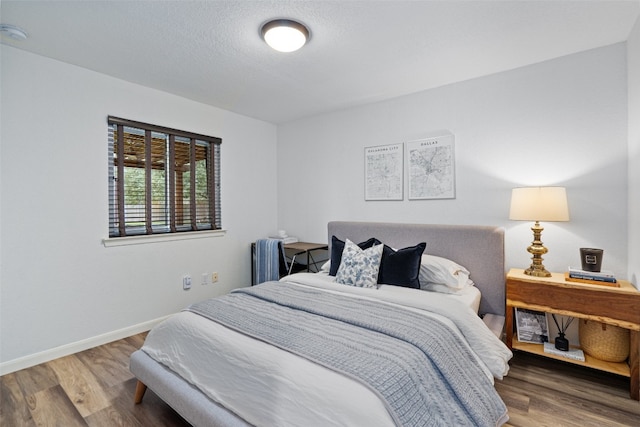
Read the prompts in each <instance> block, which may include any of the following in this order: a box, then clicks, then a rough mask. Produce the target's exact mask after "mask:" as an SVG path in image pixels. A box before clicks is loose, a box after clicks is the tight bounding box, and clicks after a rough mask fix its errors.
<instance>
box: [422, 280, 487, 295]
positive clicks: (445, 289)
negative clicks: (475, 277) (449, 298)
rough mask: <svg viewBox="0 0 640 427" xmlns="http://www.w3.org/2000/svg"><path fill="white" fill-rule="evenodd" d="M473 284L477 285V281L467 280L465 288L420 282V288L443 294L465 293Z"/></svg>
mask: <svg viewBox="0 0 640 427" xmlns="http://www.w3.org/2000/svg"><path fill="white" fill-rule="evenodd" d="M471 286H475V283H473V281H472V280H471V279H469V281H468V282H467V286H465V287H464V288H452V287H450V286H447V285H443V284H441V283H420V289H421V290H423V291H431V292H440V293H441V294H460V295H462V294H465V293H466V292H467V291H468V289H469V288H470V287H471Z"/></svg>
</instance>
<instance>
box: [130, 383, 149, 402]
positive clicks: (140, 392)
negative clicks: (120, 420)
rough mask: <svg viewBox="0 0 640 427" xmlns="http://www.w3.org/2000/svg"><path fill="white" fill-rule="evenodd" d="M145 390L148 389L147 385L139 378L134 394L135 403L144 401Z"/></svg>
mask: <svg viewBox="0 0 640 427" xmlns="http://www.w3.org/2000/svg"><path fill="white" fill-rule="evenodd" d="M145 391H147V386H146V385H145V384H144V383H143V382H142V381H140V380H138V384H136V394H135V396H133V402H134V403H135V404H138V403H140V402H142V398H143V397H144V392H145Z"/></svg>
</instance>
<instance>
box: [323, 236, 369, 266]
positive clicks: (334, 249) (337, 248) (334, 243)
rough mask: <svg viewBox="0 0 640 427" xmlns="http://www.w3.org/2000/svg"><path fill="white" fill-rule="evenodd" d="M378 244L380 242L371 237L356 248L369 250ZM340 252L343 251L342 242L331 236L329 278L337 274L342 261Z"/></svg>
mask: <svg viewBox="0 0 640 427" xmlns="http://www.w3.org/2000/svg"><path fill="white" fill-rule="evenodd" d="M380 243H382V242H380V241H379V240H378V239H376V238H374V237H372V238H370V239H369V240H367V241H365V242H361V243H358V246H359V247H360V249H369V248H370V247H372V246H374V245H379V244H380ZM342 251H344V241H342V240H340V239H338V238H337V237H336V236H331V268H330V269H329V276H335V275H336V273H338V268H339V267H340V262H341V261H342Z"/></svg>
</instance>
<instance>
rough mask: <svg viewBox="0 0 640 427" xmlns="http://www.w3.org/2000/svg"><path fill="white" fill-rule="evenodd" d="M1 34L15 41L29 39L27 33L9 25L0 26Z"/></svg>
mask: <svg viewBox="0 0 640 427" xmlns="http://www.w3.org/2000/svg"><path fill="white" fill-rule="evenodd" d="M0 34H2V35H3V36H7V37H9V38H12V39H13V40H19V41H22V40H26V39H27V33H26V32H25V31H24V30H23V29H22V28H18V27H16V26H14V25H9V24H0Z"/></svg>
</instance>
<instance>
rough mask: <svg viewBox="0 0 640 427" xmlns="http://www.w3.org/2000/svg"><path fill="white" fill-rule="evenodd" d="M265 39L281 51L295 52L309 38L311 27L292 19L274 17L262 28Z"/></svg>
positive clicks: (261, 31)
mask: <svg viewBox="0 0 640 427" xmlns="http://www.w3.org/2000/svg"><path fill="white" fill-rule="evenodd" d="M260 34H261V35H262V38H263V39H264V41H265V42H266V43H267V44H268V45H269V46H271V47H272V48H273V49H275V50H277V51H279V52H293V51H296V50H298V49H300V48H301V47H302V46H304V45H305V43H306V42H307V40H309V36H310V33H309V29H308V28H307V27H305V26H304V25H303V24H301V23H299V22H296V21H292V20H291V19H274V20H272V21H269V22H267V23H265V24H264V25H263V26H262V28H261V29H260Z"/></svg>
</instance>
